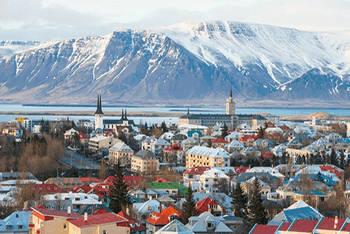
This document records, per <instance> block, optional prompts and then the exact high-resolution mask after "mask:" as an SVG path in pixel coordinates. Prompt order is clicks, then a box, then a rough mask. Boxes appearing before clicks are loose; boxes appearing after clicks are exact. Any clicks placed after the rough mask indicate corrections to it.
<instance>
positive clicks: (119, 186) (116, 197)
mask: <svg viewBox="0 0 350 234" xmlns="http://www.w3.org/2000/svg"><path fill="white" fill-rule="evenodd" d="M115 171H116V174H115V176H114V178H113V184H112V186H111V187H110V189H109V194H110V195H109V196H110V197H109V198H110V204H109V208H110V209H111V210H112V211H113V212H114V213H116V214H117V213H119V212H120V211H122V210H123V211H125V210H126V207H127V206H128V205H129V204H130V197H129V195H128V186H127V185H126V184H125V181H124V175H123V169H122V167H121V166H120V164H119V162H118V163H117V164H116V165H115Z"/></svg>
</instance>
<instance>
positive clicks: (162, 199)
mask: <svg viewBox="0 0 350 234" xmlns="http://www.w3.org/2000/svg"><path fill="white" fill-rule="evenodd" d="M158 201H164V202H174V201H175V200H174V199H172V198H171V197H169V196H168V195H166V194H163V195H162V196H161V197H160V198H158Z"/></svg>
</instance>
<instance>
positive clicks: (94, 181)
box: [78, 177, 101, 183]
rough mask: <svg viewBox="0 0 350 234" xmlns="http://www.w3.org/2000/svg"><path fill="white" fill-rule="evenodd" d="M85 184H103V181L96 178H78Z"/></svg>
mask: <svg viewBox="0 0 350 234" xmlns="http://www.w3.org/2000/svg"><path fill="white" fill-rule="evenodd" d="M78 179H79V180H80V181H81V182H83V183H98V182H101V180H99V179H97V178H94V177H79V178H78Z"/></svg>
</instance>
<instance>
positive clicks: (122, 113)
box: [122, 109, 124, 120]
mask: <svg viewBox="0 0 350 234" xmlns="http://www.w3.org/2000/svg"><path fill="white" fill-rule="evenodd" d="M123 119H124V109H122V120H123Z"/></svg>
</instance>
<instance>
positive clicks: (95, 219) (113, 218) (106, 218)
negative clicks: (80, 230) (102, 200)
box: [67, 213, 128, 227]
mask: <svg viewBox="0 0 350 234" xmlns="http://www.w3.org/2000/svg"><path fill="white" fill-rule="evenodd" d="M67 221H68V222H70V223H72V224H73V225H75V226H77V227H84V226H94V225H98V224H106V223H127V222H128V220H127V219H125V218H123V217H121V216H119V215H117V214H114V213H105V214H97V215H88V218H87V221H84V216H82V217H80V218H78V219H72V220H67Z"/></svg>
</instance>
